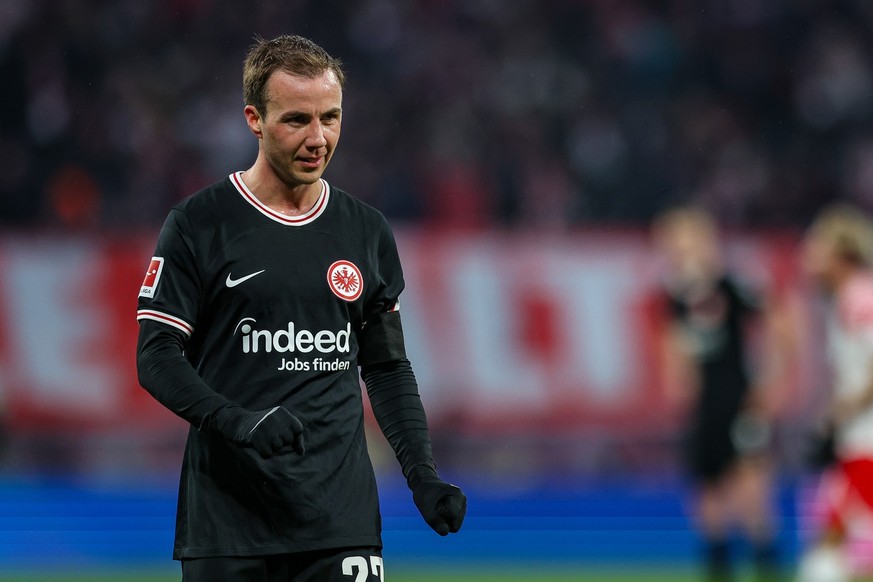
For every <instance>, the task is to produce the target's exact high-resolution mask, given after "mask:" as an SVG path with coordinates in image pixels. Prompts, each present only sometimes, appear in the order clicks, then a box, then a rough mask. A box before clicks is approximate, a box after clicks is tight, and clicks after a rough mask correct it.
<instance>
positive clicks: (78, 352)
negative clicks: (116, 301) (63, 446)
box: [0, 241, 124, 414]
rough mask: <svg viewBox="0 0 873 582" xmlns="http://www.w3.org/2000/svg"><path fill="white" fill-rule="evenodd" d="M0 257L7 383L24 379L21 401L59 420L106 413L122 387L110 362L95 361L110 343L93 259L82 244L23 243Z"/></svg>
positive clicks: (98, 263) (98, 260)
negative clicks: (0, 262)
mask: <svg viewBox="0 0 873 582" xmlns="http://www.w3.org/2000/svg"><path fill="white" fill-rule="evenodd" d="M4 257H5V259H4V262H5V265H4V272H3V277H2V279H0V284H2V285H3V294H2V295H3V297H4V298H5V299H6V300H7V301H8V302H9V305H6V306H4V309H3V311H4V314H5V317H6V318H7V321H8V325H9V329H10V333H11V337H13V338H14V341H13V342H12V346H11V347H10V349H11V350H13V357H12V358H10V360H11V361H12V362H13V364H12V365H13V366H14V369H13V371H12V372H13V374H14V376H15V377H18V378H22V379H25V380H26V386H27V387H28V393H27V398H28V399H29V400H33V401H36V402H39V403H42V404H44V405H45V406H47V407H50V408H51V409H52V410H63V411H65V412H66V413H67V414H70V413H77V412H93V413H100V412H104V413H105V412H112V411H113V410H114V409H115V407H116V406H117V404H118V400H117V398H118V396H119V395H120V391H119V390H118V386H119V385H121V384H123V382H124V381H123V380H122V374H121V372H120V371H119V370H118V368H117V366H116V365H115V364H114V363H113V362H112V360H111V358H110V357H101V354H103V353H106V352H108V350H106V349H104V348H105V345H104V343H105V342H106V341H107V338H110V337H111V333H110V332H109V330H110V328H111V322H110V321H108V320H107V318H108V317H109V314H108V313H107V312H106V311H105V310H104V309H103V306H102V303H103V301H102V299H101V295H100V293H101V291H102V289H101V285H100V284H99V280H100V273H101V272H102V271H101V268H102V266H103V265H102V263H101V261H102V256H101V253H100V252H99V251H98V250H97V249H96V248H95V247H93V246H91V245H87V244H82V243H79V244H63V245H61V244H57V242H56V241H49V242H41V243H34V242H32V241H31V243H30V244H29V245H28V246H26V247H25V246H20V247H19V246H14V247H7V248H6V249H5V253H4ZM110 341H111V340H110Z"/></svg>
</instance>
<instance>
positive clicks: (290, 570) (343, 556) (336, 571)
mask: <svg viewBox="0 0 873 582" xmlns="http://www.w3.org/2000/svg"><path fill="white" fill-rule="evenodd" d="M384 580H385V571H384V568H383V567H382V551H381V550H379V549H378V548H338V549H335V550H320V551H317V552H302V553H299V554H278V555H275V556H253V557H220V558H191V559H184V560H182V581H183V582H384Z"/></svg>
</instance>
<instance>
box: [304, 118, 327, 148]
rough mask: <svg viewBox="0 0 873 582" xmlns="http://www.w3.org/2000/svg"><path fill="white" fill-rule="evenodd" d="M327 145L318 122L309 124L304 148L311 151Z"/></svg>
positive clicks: (322, 128)
mask: <svg viewBox="0 0 873 582" xmlns="http://www.w3.org/2000/svg"><path fill="white" fill-rule="evenodd" d="M326 145H327V138H326V137H325V136H324V126H322V125H321V123H320V122H319V121H318V120H314V121H313V122H312V123H310V124H309V127H308V130H307V135H306V147H308V148H311V149H318V148H323V147H325V146H326Z"/></svg>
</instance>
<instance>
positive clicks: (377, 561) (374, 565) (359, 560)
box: [343, 556, 385, 582]
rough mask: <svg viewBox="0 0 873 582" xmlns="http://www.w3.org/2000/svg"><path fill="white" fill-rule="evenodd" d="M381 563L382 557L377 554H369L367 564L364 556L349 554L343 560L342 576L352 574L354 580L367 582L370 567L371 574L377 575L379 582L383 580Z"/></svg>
mask: <svg viewBox="0 0 873 582" xmlns="http://www.w3.org/2000/svg"><path fill="white" fill-rule="evenodd" d="M382 564H383V562H382V558H380V557H379V556H370V562H369V564H368V563H367V558H365V557H364V556H349V557H348V558H346V559H345V560H343V576H354V577H355V582H367V578H369V577H370V570H371V569H372V571H373V575H374V576H378V577H379V582H385V572H384V570H383V565H382Z"/></svg>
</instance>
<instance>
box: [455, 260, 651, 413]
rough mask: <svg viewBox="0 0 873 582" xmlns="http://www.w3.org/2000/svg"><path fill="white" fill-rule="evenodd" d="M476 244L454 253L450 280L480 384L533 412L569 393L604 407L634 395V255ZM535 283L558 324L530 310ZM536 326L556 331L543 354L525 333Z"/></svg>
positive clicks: (488, 393) (497, 398)
mask: <svg viewBox="0 0 873 582" xmlns="http://www.w3.org/2000/svg"><path fill="white" fill-rule="evenodd" d="M470 250H471V249H469V248H467V249H466V252H465V253H463V254H459V255H458V256H457V257H455V261H453V263H452V264H453V267H454V268H453V269H451V271H450V273H449V276H450V277H451V279H452V280H451V286H450V288H451V289H452V292H453V296H452V297H451V300H450V305H451V306H454V307H455V308H456V309H457V310H460V317H459V320H458V325H459V326H460V329H458V330H457V337H458V338H460V339H461V341H463V342H464V348H465V349H464V352H465V353H466V354H467V355H468V358H469V359H468V360H467V361H466V362H465V364H466V365H465V366H464V367H463V369H464V370H465V371H466V372H467V373H468V374H469V380H468V381H469V383H470V385H471V386H472V387H473V389H474V390H477V391H479V392H480V394H481V395H482V396H484V397H485V399H486V400H487V401H488V402H489V403H493V404H494V405H495V406H497V407H506V406H510V407H520V406H522V407H525V408H526V409H530V408H529V407H534V408H536V407H548V406H552V405H554V403H555V402H554V401H556V400H557V399H560V398H563V397H565V396H566V395H567V394H568V392H567V391H568V390H569V391H571V392H572V391H575V392H576V394H577V395H579V396H580V397H581V398H584V399H587V400H589V401H591V402H597V403H599V404H601V405H610V404H616V403H621V402H622V400H623V399H625V398H626V397H627V396H628V390H630V389H632V388H634V386H635V381H636V380H637V376H638V370H639V366H638V365H636V364H635V362H638V361H639V360H638V359H637V355H636V341H637V340H636V336H635V335H634V334H635V330H634V328H633V326H634V325H635V324H636V323H638V322H636V321H635V320H634V321H632V319H633V318H635V317H636V314H634V313H633V312H632V309H631V308H632V306H633V302H634V299H635V297H634V295H635V294H636V293H638V292H639V291H638V289H639V273H636V272H635V265H636V264H637V262H636V261H635V260H634V259H635V257H634V255H633V253H626V252H624V253H614V254H615V256H614V257H609V258H608V259H606V260H604V259H603V258H600V257H597V258H592V257H591V255H590V253H589V254H588V255H583V254H582V253H575V254H568V253H566V252H555V251H554V250H553V251H552V252H546V250H545V249H543V250H542V252H539V253H538V252H536V249H534V251H533V252H531V251H530V250H529V249H528V250H527V252H526V253H525V252H522V253H513V252H511V251H508V250H505V249H492V248H488V247H482V246H478V247H474V250H475V252H470ZM525 254H527V255H528V256H527V259H528V260H527V262H525V257H524V255H525ZM531 267H535V268H531ZM529 289H533V290H535V293H534V295H535V297H536V299H537V301H539V302H541V303H544V305H542V306H541V307H543V309H544V311H545V312H546V314H545V315H551V320H550V321H548V322H539V321H537V320H536V318H537V317H539V316H540V315H541V314H539V313H533V314H527V313H525V309H526V306H525V305H523V304H522V303H523V302H524V298H525V297H526V296H527V295H526V294H527V290H529ZM520 302H521V303H520ZM526 318H527V319H528V320H529V319H533V320H534V321H527V320H526ZM552 320H553V321H552ZM537 325H543V326H544V327H545V328H546V329H547V333H548V334H551V335H549V337H547V338H545V339H544V340H543V341H544V342H546V343H547V344H548V345H546V346H544V347H542V350H537V349H536V347H537V346H530V345H526V340H525V339H524V338H523V337H521V336H522V335H523V333H522V332H521V331H520V330H523V329H524V328H525V326H537ZM552 336H554V337H552ZM443 343H444V342H443ZM532 348H533V349H532ZM443 359H444V360H447V359H449V358H446V357H444V358H443Z"/></svg>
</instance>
